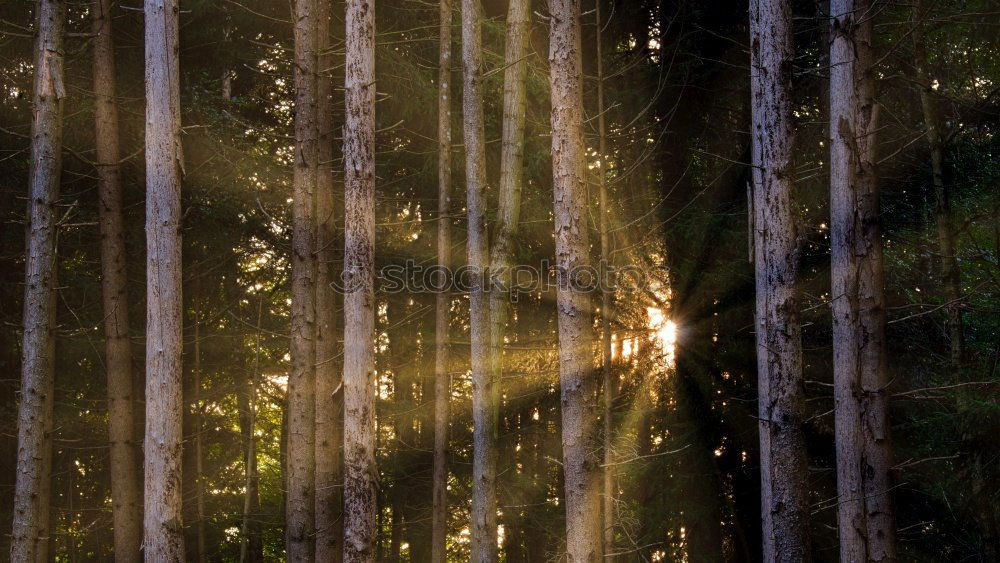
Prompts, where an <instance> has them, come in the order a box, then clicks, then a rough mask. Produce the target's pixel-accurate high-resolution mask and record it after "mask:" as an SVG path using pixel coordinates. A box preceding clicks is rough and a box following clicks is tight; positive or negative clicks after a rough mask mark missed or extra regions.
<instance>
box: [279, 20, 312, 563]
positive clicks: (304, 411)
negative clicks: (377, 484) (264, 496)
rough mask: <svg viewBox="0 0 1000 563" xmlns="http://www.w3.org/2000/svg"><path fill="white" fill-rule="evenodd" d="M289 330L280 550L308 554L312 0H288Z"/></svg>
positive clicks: (294, 557) (300, 556)
mask: <svg viewBox="0 0 1000 563" xmlns="http://www.w3.org/2000/svg"><path fill="white" fill-rule="evenodd" d="M294 16H295V28H294V32H295V164H294V170H293V176H292V336H291V359H292V365H291V373H289V377H288V464H287V466H286V471H287V472H288V504H287V505H286V507H285V542H286V556H287V558H288V560H289V561H310V560H311V559H312V558H313V547H314V545H313V543H314V540H313V534H314V533H315V502H316V501H315V485H316V483H315V470H316V468H315V456H316V452H315V447H316V446H315V442H316V252H315V250H316V244H315V236H316V232H315V225H316V201H315V197H316V177H317V156H318V153H317V138H316V135H317V129H316V125H317V123H316V118H317V91H316V82H317V80H316V67H317V58H316V20H317V19H318V17H317V0H295V14H294Z"/></svg>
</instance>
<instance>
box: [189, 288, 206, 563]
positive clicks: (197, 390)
mask: <svg viewBox="0 0 1000 563" xmlns="http://www.w3.org/2000/svg"><path fill="white" fill-rule="evenodd" d="M200 280H201V278H200V277H197V278H195V282H194V296H195V299H194V350H193V354H194V361H193V362H192V363H193V366H192V369H191V372H192V373H191V374H192V376H193V377H192V382H191V388H192V396H191V402H192V403H194V412H193V413H192V416H191V418H192V420H191V425H192V426H193V427H194V428H193V431H192V434H193V435H194V508H195V518H196V522H195V538H196V542H197V543H196V544H195V548H196V551H195V557H194V559H195V561H198V562H199V563H202V562H204V561H205V482H204V470H205V468H204V465H203V463H204V457H203V456H204V454H203V451H202V442H201V431H202V429H203V426H204V425H203V424H202V422H201V415H202V408H201V281H200Z"/></svg>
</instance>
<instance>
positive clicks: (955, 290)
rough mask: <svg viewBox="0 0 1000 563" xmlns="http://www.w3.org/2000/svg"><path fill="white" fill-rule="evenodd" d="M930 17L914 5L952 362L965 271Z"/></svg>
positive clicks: (959, 347)
mask: <svg viewBox="0 0 1000 563" xmlns="http://www.w3.org/2000/svg"><path fill="white" fill-rule="evenodd" d="M926 17H927V14H926V12H925V8H924V5H923V2H922V0H917V3H916V5H914V7H913V58H914V67H915V69H916V82H917V88H918V90H919V93H920V107H921V109H922V110H923V114H924V127H925V128H926V130H927V144H929V145H930V149H931V175H932V178H933V182H934V218H935V220H936V222H937V232H938V248H939V253H940V255H941V279H943V280H944V284H945V298H946V299H947V300H948V337H949V340H950V343H951V361H952V364H953V365H954V366H960V365H961V364H962V359H963V356H964V355H965V350H964V349H965V335H964V333H965V330H964V328H963V322H962V308H961V303H959V301H960V300H961V299H962V273H961V270H960V269H959V267H958V259H957V258H956V256H955V234H954V217H953V215H952V210H951V201H950V197H949V193H948V191H949V190H948V185H947V184H945V181H944V142H943V140H942V138H941V130H940V127H941V123H940V120H939V119H938V115H937V109H936V108H935V107H934V94H933V92H934V89H933V87H932V82H931V77H930V74H929V73H928V70H927V52H926V47H925V45H924V37H925V35H924V18H926Z"/></svg>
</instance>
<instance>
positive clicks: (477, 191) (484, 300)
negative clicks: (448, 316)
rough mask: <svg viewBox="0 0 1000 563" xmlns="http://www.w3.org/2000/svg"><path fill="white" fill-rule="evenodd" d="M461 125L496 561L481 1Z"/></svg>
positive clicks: (477, 419)
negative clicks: (462, 129) (487, 282)
mask: <svg viewBox="0 0 1000 563" xmlns="http://www.w3.org/2000/svg"><path fill="white" fill-rule="evenodd" d="M462 80H463V85H464V89H463V91H462V122H463V128H464V141H465V184H466V210H467V213H468V242H467V244H468V259H467V260H468V267H469V271H470V273H471V275H470V276H469V282H470V284H471V286H470V288H469V325H470V337H471V340H472V346H471V352H472V434H473V438H472V441H473V456H472V523H471V526H470V528H471V532H472V561H473V562H474V563H491V562H495V561H496V560H497V504H496V465H497V461H496V435H497V420H496V414H497V413H496V407H495V406H494V404H493V403H494V398H495V396H496V393H495V391H494V387H495V385H494V381H493V378H492V374H491V373H490V367H491V366H490V317H489V315H490V310H489V295H488V294H487V292H486V287H485V283H486V277H485V276H486V273H487V269H488V267H489V249H488V247H489V241H488V234H487V231H486V140H485V126H484V122H483V93H482V82H483V37H482V6H481V4H480V0H462Z"/></svg>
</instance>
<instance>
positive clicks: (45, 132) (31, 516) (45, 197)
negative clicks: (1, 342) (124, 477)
mask: <svg viewBox="0 0 1000 563" xmlns="http://www.w3.org/2000/svg"><path fill="white" fill-rule="evenodd" d="M35 9H36V13H35V29H36V30H37V36H36V39H35V80H34V90H33V95H32V102H33V105H34V110H33V113H32V121H31V171H30V180H29V197H30V199H29V203H28V232H27V237H26V238H27V250H26V253H27V254H26V263H25V272H24V317H23V324H24V336H23V338H24V340H23V347H22V349H23V352H22V360H21V402H20V404H19V406H18V413H17V443H18V448H17V475H16V478H15V487H14V527H13V531H12V533H11V560H12V561H25V562H32V561H47V560H48V546H49V537H50V535H51V533H52V532H51V530H50V520H51V517H50V515H49V504H50V493H51V490H50V486H51V482H50V481H51V478H52V416H53V415H52V408H53V397H52V395H53V393H54V392H55V331H56V273H57V272H56V237H57V229H58V226H57V224H56V222H57V217H56V204H57V201H58V199H59V179H60V173H61V169H62V127H63V125H62V115H63V100H64V98H65V96H66V91H65V87H64V85H63V41H64V33H65V27H66V4H65V2H63V1H62V0H39V2H38V3H37V4H36V7H35Z"/></svg>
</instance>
